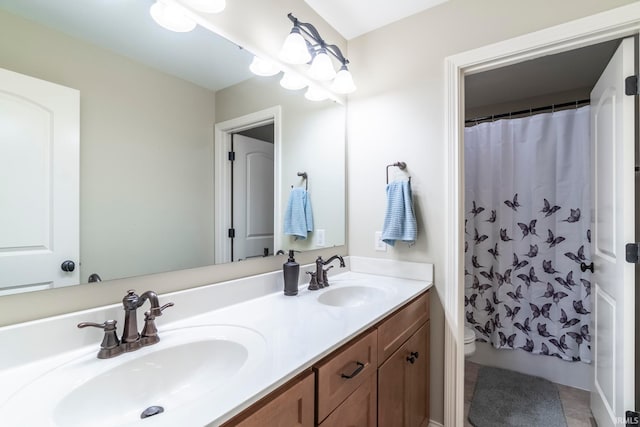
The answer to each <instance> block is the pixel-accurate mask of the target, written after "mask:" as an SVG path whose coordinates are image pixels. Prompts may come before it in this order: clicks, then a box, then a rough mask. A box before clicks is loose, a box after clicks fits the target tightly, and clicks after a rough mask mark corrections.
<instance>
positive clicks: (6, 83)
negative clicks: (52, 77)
mask: <svg viewBox="0 0 640 427" xmlns="http://www.w3.org/2000/svg"><path fill="white" fill-rule="evenodd" d="M79 142H80V93H79V92H78V91H77V90H75V89H71V88H68V87H64V86H60V85H57V84H53V83H49V82H47V81H44V80H40V79H36V78H33V77H30V76H27V75H23V74H19V73H15V72H12V71H9V70H5V69H0V171H2V180H0V255H2V256H0V272H2V275H1V277H0V295H9V294H13V293H18V292H22V291H26V290H40V289H48V288H57V287H61V286H69V285H74V284H76V283H78V278H79V272H78V268H76V264H78V263H79V255H80V248H79V207H78V206H79V205H78V203H79V202H78V201H79V173H80V168H79V152H80V151H79V147H80V145H79Z"/></svg>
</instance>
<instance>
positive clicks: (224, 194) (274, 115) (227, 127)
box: [213, 105, 282, 264]
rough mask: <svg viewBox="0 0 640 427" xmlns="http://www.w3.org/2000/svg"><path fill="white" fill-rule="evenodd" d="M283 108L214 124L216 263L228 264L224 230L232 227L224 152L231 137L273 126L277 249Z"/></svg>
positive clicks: (277, 242) (228, 169) (228, 166)
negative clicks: (253, 129)
mask: <svg viewBox="0 0 640 427" xmlns="http://www.w3.org/2000/svg"><path fill="white" fill-rule="evenodd" d="M281 116H282V109H281V107H280V106H279V105H277V106H275V107H270V108H266V109H264V110H260V111H256V112H254V113H250V114H246V115H244V116H240V117H236V118H234V119H230V120H226V121H224V122H220V123H216V125H215V130H214V135H215V142H214V183H213V186H214V198H213V199H214V230H215V231H214V233H215V234H214V258H215V263H216V264H219V263H226V262H230V261H231V250H230V247H229V245H227V244H226V243H227V230H228V228H229V225H230V224H231V210H230V209H228V207H229V206H230V205H231V164H230V162H229V160H228V156H227V153H228V152H229V151H230V150H231V135H232V134H233V133H237V132H241V131H243V130H247V129H251V128H254V127H258V126H262V125H266V124H270V123H273V132H274V139H273V145H274V147H273V161H274V165H273V174H274V176H273V185H274V192H273V206H274V209H275V210H274V215H273V222H274V224H273V231H274V233H273V240H274V242H273V243H274V246H273V247H274V248H278V247H280V239H281V237H280V234H279V233H277V230H279V229H280V228H279V224H282V212H280V209H276V207H278V206H280V202H281V199H282V191H280V184H281V173H280V169H281V168H280V165H281V162H282V139H281V133H282V131H281V129H282V125H281Z"/></svg>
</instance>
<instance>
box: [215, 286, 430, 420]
mask: <svg viewBox="0 0 640 427" xmlns="http://www.w3.org/2000/svg"><path fill="white" fill-rule="evenodd" d="M428 423H429V292H425V293H424V294H422V295H420V296H418V297H417V298H415V299H414V300H413V301H411V302H409V303H408V304H407V305H405V306H404V307H402V308H400V309H399V310H397V311H396V312H395V313H392V314H391V315H389V316H388V317H387V318H385V319H383V320H382V321H381V322H380V323H378V324H377V325H376V326H375V327H373V328H372V329H370V330H369V331H367V332H365V333H363V334H362V335H360V336H358V337H357V338H354V339H353V340H351V341H349V342H348V343H347V344H345V345H344V346H342V347H341V348H339V349H338V350H336V351H334V352H332V353H331V354H330V355H329V356H327V357H325V358H324V359H322V360H321V361H319V362H317V363H315V364H314V366H313V369H312V371H305V372H304V373H302V374H300V375H299V376H298V377H296V378H294V379H293V380H291V381H290V382H288V383H287V384H285V385H284V386H282V387H280V388H279V389H278V390H276V391H274V392H273V393H271V394H269V395H268V396H267V397H265V398H263V399H262V400H260V401H259V402H258V403H256V404H254V405H253V406H251V407H250V408H249V409H247V410H246V411H244V412H242V413H241V414H239V415H237V416H236V417H234V418H233V419H231V420H230V421H228V422H227V423H225V424H224V425H223V427H230V426H241V427H258V426H260V427H262V426H266V425H268V426H270V427H271V426H275V427H285V426H287V427H290V426H305V427H306V426H313V425H319V426H320V427H334V426H336V427H337V426H339V427H369V426H370V427H375V426H379V427H400V426H403V427H426V426H427V425H428Z"/></svg>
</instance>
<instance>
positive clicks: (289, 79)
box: [280, 73, 307, 90]
mask: <svg viewBox="0 0 640 427" xmlns="http://www.w3.org/2000/svg"><path fill="white" fill-rule="evenodd" d="M280 86H282V87H283V88H285V89H289V90H299V89H302V88H304V87H306V86H307V83H306V82H305V81H304V80H303V79H301V78H300V77H298V76H296V75H295V74H291V73H284V76H282V79H280Z"/></svg>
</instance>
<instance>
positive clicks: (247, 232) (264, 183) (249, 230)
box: [233, 134, 274, 261]
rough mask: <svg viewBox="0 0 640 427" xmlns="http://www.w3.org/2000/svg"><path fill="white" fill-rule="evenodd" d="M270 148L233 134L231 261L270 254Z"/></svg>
mask: <svg viewBox="0 0 640 427" xmlns="http://www.w3.org/2000/svg"><path fill="white" fill-rule="evenodd" d="M273 148H274V146H273V144H271V143H269V142H265V141H261V140H259V139H255V138H249V137H247V136H243V135H238V134H236V135H234V136H233V151H234V152H235V153H236V154H235V161H234V163H233V227H234V229H235V238H234V240H233V261H238V260H242V259H246V258H250V257H259V256H263V255H264V250H265V248H267V251H268V253H269V254H273V194H274V193H273V191H274V190H273V188H274V186H273V170H274V169H273Z"/></svg>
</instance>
